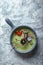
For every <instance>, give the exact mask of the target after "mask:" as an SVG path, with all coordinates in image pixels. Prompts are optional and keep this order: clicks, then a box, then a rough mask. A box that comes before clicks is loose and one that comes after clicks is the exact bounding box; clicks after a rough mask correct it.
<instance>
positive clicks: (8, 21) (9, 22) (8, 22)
mask: <svg viewBox="0 0 43 65" xmlns="http://www.w3.org/2000/svg"><path fill="white" fill-rule="evenodd" d="M5 21H6V22H7V24H9V25H10V26H11V28H14V27H15V26H14V25H13V23H12V22H11V21H10V19H7V18H6V19H5Z"/></svg>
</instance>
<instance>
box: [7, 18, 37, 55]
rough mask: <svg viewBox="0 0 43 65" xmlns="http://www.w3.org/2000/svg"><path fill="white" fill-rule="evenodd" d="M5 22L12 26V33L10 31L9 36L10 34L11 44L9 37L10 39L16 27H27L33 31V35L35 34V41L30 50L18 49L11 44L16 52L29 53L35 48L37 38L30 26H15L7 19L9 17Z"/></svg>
mask: <svg viewBox="0 0 43 65" xmlns="http://www.w3.org/2000/svg"><path fill="white" fill-rule="evenodd" d="M6 22H7V23H8V24H9V25H10V26H11V27H12V29H13V30H12V33H11V36H10V43H11V45H12V41H11V39H12V35H13V33H14V32H15V31H16V30H17V29H18V28H23V27H24V28H28V29H30V30H31V31H33V33H34V35H35V38H36V42H35V45H34V46H33V48H32V49H30V50H26V51H25V50H24V51H20V50H18V49H16V48H15V47H13V45H12V47H13V49H14V50H15V51H16V52H18V53H22V54H25V53H31V52H32V51H33V50H34V49H35V47H36V46H37V43H38V38H37V35H36V32H35V31H34V30H33V29H32V28H30V27H29V26H18V27H15V26H14V25H13V24H12V22H11V21H10V20H9V19H6Z"/></svg>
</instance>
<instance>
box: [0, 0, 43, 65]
mask: <svg viewBox="0 0 43 65" xmlns="http://www.w3.org/2000/svg"><path fill="white" fill-rule="evenodd" d="M5 18H10V19H11V20H12V23H13V24H14V25H15V26H16V27H17V26H19V25H27V26H30V27H32V28H33V29H34V30H35V31H36V33H37V36H38V49H37V52H36V54H35V55H34V56H32V57H31V58H24V57H21V56H19V55H18V54H17V53H16V52H15V51H14V50H13V49H12V46H11V45H10V41H9V40H10V33H11V31H12V29H11V27H10V26H9V25H8V24H7V23H6V22H5ZM0 65H43V0H0Z"/></svg>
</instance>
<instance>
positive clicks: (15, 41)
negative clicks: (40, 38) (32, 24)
mask: <svg viewBox="0 0 43 65" xmlns="http://www.w3.org/2000/svg"><path fill="white" fill-rule="evenodd" d="M35 44H36V38H35V34H34V32H33V31H32V30H31V29H29V28H25V27H23V28H22V27H21V28H18V29H16V30H15V31H14V32H13V35H12V45H13V47H15V48H16V49H17V50H20V51H27V50H31V49H32V48H33V47H34V45H35Z"/></svg>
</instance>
